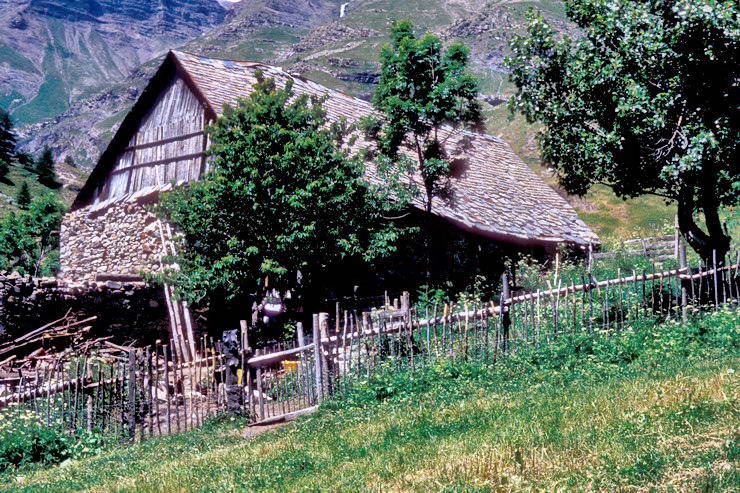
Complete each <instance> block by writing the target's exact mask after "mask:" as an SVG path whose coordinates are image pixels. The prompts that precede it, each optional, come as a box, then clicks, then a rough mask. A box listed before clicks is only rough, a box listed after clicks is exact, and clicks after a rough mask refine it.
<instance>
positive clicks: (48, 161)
mask: <svg viewBox="0 0 740 493" xmlns="http://www.w3.org/2000/svg"><path fill="white" fill-rule="evenodd" d="M36 173H37V174H38V175H39V182H40V183H43V184H45V185H53V184H55V183H56V181H57V175H56V171H54V154H53V153H52V151H51V149H50V148H49V147H44V150H43V152H42V153H41V156H39V158H38V160H37V161H36Z"/></svg>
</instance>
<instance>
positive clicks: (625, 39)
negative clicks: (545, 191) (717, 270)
mask: <svg viewBox="0 0 740 493" xmlns="http://www.w3.org/2000/svg"><path fill="white" fill-rule="evenodd" d="M566 7H567V14H568V17H569V18H570V19H571V20H572V21H573V22H575V23H576V24H577V25H578V26H579V27H580V28H581V30H582V36H579V37H577V38H575V39H573V38H571V37H568V36H560V35H558V34H557V33H556V32H555V30H554V29H553V28H552V27H550V26H549V25H548V24H547V23H546V22H545V21H544V20H543V19H542V17H540V16H537V15H534V14H532V17H531V22H530V24H529V27H528V35H527V36H517V37H515V38H514V39H513V41H512V43H511V48H512V52H513V54H512V56H511V57H510V58H509V59H508V60H507V64H508V67H509V68H510V69H511V77H512V80H513V81H514V83H515V84H516V86H517V94H516V96H515V97H514V98H512V100H511V101H510V107H511V108H512V110H516V111H520V112H522V113H523V114H524V115H526V116H527V119H528V120H530V121H539V122H541V123H542V124H544V130H543V132H542V134H541V135H540V143H541V147H542V153H543V157H544V159H545V160H546V161H547V162H549V163H551V164H552V165H553V166H554V167H555V169H556V170H557V171H558V174H559V176H560V181H561V183H562V185H563V187H564V188H565V189H566V190H567V191H568V192H569V193H572V194H578V195H583V194H585V193H586V192H587V191H588V190H589V189H590V188H591V187H592V186H593V185H594V184H604V185H607V186H609V187H611V188H612V189H613V190H614V192H615V193H616V194H617V195H618V196H620V197H623V198H625V199H627V198H631V197H637V196H640V195H646V194H650V195H656V196H658V197H663V198H664V199H666V200H667V201H674V202H675V203H676V204H677V208H678V221H679V227H680V229H681V232H682V233H683V235H684V237H685V238H686V240H687V242H688V243H689V244H690V245H691V247H693V249H694V250H696V251H697V253H699V254H700V256H701V257H703V258H704V259H705V260H707V261H711V258H712V251H713V250H716V251H717V253H718V256H719V257H720V258H721V257H723V256H724V254H725V253H726V252H727V251H728V249H729V246H730V238H729V236H728V235H727V234H726V231H724V230H723V227H722V223H721V220H720V217H719V210H720V208H721V207H722V206H724V205H731V204H737V203H738V201H739V200H740V168H739V167H738V163H740V156H739V155H738V148H739V145H740V140H738V135H739V134H740V118H738V115H739V113H738V109H737V106H738V101H740V78H739V77H738V69H737V60H738V59H740V21H739V19H740V18H739V17H738V4H737V3H736V2H735V1H733V0H730V1H724V2H720V1H716V0H705V1H702V2H696V1H692V0H648V1H643V0H639V1H638V0H571V1H569V2H567V3H566ZM699 212H701V213H703V216H704V223H705V224H704V226H705V227H704V228H703V227H702V226H701V221H698V220H697V213H699Z"/></svg>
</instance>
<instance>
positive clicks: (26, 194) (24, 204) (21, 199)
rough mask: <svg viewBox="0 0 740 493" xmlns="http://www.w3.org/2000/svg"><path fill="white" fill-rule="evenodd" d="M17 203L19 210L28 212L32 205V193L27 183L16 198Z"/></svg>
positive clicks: (24, 183)
mask: <svg viewBox="0 0 740 493" xmlns="http://www.w3.org/2000/svg"><path fill="white" fill-rule="evenodd" d="M15 203H16V205H17V206H18V208H19V209H21V210H24V211H27V210H28V207H29V206H30V205H31V191H30V190H29V189H28V183H26V182H25V181H24V182H23V184H22V185H21V188H20V190H18V195H16V197H15Z"/></svg>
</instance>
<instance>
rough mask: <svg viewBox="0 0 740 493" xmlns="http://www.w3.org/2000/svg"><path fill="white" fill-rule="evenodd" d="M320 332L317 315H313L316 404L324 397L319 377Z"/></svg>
mask: <svg viewBox="0 0 740 493" xmlns="http://www.w3.org/2000/svg"><path fill="white" fill-rule="evenodd" d="M321 352H322V351H321V334H320V333H319V315H318V314H317V313H314V315H313V359H314V370H315V371H314V377H315V378H316V404H319V403H321V401H322V400H323V399H324V388H323V387H324V386H323V381H322V380H323V379H322V378H321V374H322V371H321V360H322V359H323V356H322V354H321Z"/></svg>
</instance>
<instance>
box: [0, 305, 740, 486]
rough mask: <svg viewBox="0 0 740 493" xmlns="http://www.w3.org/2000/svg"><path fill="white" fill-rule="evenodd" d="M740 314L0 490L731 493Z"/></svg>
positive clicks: (138, 452)
mask: <svg viewBox="0 0 740 493" xmlns="http://www.w3.org/2000/svg"><path fill="white" fill-rule="evenodd" d="M739 327H740V317H739V316H738V313H737V312H734V311H727V310H725V311H722V312H718V313H714V314H711V315H708V316H706V317H704V318H701V319H698V320H696V321H694V322H692V323H691V324H689V325H687V326H682V325H679V324H676V323H668V324H665V325H662V326H658V327H634V328H633V330H627V331H625V332H623V333H621V334H618V335H614V336H612V337H610V338H597V339H590V338H586V337H576V338H572V339H571V338H563V339H561V340H560V341H559V342H558V343H557V344H553V345H552V346H551V347H548V348H546V349H539V350H536V351H529V352H526V351H523V352H521V353H520V354H518V355H516V356H515V357H513V358H512V359H511V360H510V361H508V362H507V363H501V362H500V363H499V364H498V365H496V366H490V367H486V366H482V365H479V364H475V363H463V362H447V363H442V364H439V365H437V366H434V367H431V368H428V369H426V370H425V371H420V372H417V373H415V374H413V375H409V374H400V375H398V374H395V375H393V374H389V375H386V376H381V377H378V378H376V379H373V380H371V381H367V382H362V383H360V384H358V385H357V386H356V387H355V388H354V389H353V390H352V391H351V392H350V393H349V395H348V398H347V399H346V400H344V401H342V402H332V403H328V404H326V405H325V406H324V407H323V409H322V410H321V411H320V412H319V413H317V414H315V415H312V416H309V417H307V418H304V419H302V420H300V421H298V422H296V423H293V424H290V425H288V426H285V427H283V428H282V429H279V430H275V431H271V432H268V433H265V434H262V435H260V436H258V437H256V438H251V439H245V438H244V437H243V435H244V433H245V430H244V429H243V428H241V423H240V422H239V421H231V422H225V423H211V424H210V425H209V426H207V427H205V428H203V429H200V430H197V431H195V432H190V433H183V434H181V435H177V436H171V437H168V438H162V439H156V440H152V441H148V442H145V443H142V444H137V445H134V446H130V447H122V448H115V449H111V450H110V451H108V452H105V453H102V454H99V455H96V456H94V457H90V458H88V459H84V460H80V461H73V462H70V463H68V464H65V465H64V466H61V467H54V468H51V469H43V470H36V471H12V472H9V473H6V474H5V475H4V476H0V489H4V490H5V491H11V490H12V491H73V490H81V489H87V490H92V491H114V490H115V491H298V490H307V491H319V490H321V491H358V490H359V491H368V490H370V491H533V490H534V491H596V490H598V491H605V490H619V491H732V490H733V489H734V488H736V487H737V485H738V484H740V468H739V467H738V466H740V435H738V429H740V428H739V427H740V413H738V406H739V405H740V400H739V399H740V378H739V377H738V373H737V370H738V368H737V367H738V364H739V363H740V352H739V351H738V349H740V346H739V343H738V341H740V338H739V337H738V336H740V329H739Z"/></svg>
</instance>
